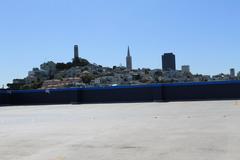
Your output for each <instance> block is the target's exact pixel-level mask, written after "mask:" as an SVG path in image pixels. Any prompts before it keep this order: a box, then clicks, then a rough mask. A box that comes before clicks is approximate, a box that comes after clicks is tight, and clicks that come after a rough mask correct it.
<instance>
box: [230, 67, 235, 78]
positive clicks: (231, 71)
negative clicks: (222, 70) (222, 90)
mask: <svg viewBox="0 0 240 160" xmlns="http://www.w3.org/2000/svg"><path fill="white" fill-rule="evenodd" d="M230 77H231V78H234V77H235V69H234V68H231V69H230Z"/></svg>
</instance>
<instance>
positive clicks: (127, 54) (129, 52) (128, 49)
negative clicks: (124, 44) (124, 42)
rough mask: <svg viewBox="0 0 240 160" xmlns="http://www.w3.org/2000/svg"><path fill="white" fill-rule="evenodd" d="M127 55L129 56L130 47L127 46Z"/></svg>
mask: <svg viewBox="0 0 240 160" xmlns="http://www.w3.org/2000/svg"><path fill="white" fill-rule="evenodd" d="M127 55H128V56H130V48H129V46H128V53H127Z"/></svg>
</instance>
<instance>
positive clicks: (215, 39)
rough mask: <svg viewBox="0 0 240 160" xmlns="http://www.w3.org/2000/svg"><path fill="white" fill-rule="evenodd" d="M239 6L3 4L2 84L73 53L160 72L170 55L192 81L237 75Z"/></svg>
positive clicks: (130, 1)
mask: <svg viewBox="0 0 240 160" xmlns="http://www.w3.org/2000/svg"><path fill="white" fill-rule="evenodd" d="M239 8H240V1H239V0H38V1H37V0H34V1H33V0H21V1H20V0H7V1H1V4H0V55H1V63H0V74H1V78H0V84H5V83H7V82H11V81H12V79H13V78H23V77H25V76H26V75H27V72H28V71H29V70H31V69H32V68H33V67H38V66H39V65H40V64H41V63H42V62H46V61H55V62H67V61H70V60H71V58H72V57H73V45H74V44H79V46H80V56H81V57H83V58H86V59H88V60H89V61H91V62H95V63H97V64H101V65H103V66H113V65H119V64H120V63H121V64H122V65H125V56H126V54H127V46H128V45H130V48H131V53H132V56H133V66H134V68H142V67H149V68H161V54H163V53H164V52H174V53H175V55H176V59H177V68H180V66H181V65H182V64H189V65H190V66H191V70H192V72H193V73H203V74H217V73H220V72H225V73H227V72H228V71H229V68H231V67H233V68H236V70H237V71H239V70H240V64H239V63H240V20H239V18H240V9H239Z"/></svg>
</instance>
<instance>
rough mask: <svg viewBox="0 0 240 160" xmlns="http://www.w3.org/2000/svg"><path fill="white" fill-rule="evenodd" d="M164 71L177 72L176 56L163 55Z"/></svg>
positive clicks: (170, 54)
mask: <svg viewBox="0 0 240 160" xmlns="http://www.w3.org/2000/svg"><path fill="white" fill-rule="evenodd" d="M162 69H163V71H170V70H173V71H175V70H176V62H175V55H174V54H173V53H165V54H164V55H162Z"/></svg>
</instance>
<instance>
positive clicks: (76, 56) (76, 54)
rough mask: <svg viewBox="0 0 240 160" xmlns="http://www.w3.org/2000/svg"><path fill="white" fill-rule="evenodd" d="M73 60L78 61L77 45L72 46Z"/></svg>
mask: <svg viewBox="0 0 240 160" xmlns="http://www.w3.org/2000/svg"><path fill="white" fill-rule="evenodd" d="M74 59H75V60H76V59H79V54H78V45H74Z"/></svg>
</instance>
